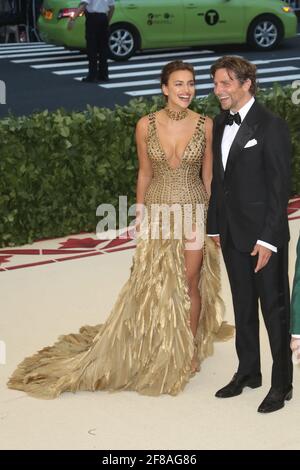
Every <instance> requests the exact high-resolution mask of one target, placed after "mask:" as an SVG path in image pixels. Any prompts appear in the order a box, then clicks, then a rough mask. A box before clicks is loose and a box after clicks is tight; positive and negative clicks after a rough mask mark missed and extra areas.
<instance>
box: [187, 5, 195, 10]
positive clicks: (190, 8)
mask: <svg viewBox="0 0 300 470" xmlns="http://www.w3.org/2000/svg"><path fill="white" fill-rule="evenodd" d="M186 8H188V9H189V10H192V9H193V8H197V5H195V3H189V4H188V5H187V6H186Z"/></svg>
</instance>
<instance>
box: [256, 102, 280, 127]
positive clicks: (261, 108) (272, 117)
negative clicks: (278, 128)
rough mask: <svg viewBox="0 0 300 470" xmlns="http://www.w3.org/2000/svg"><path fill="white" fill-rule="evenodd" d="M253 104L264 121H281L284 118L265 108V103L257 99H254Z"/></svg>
mask: <svg viewBox="0 0 300 470" xmlns="http://www.w3.org/2000/svg"><path fill="white" fill-rule="evenodd" d="M255 106H256V110H257V112H258V113H259V115H260V116H261V118H262V119H263V120H264V122H265V123H266V122H270V121H273V122H274V121H282V122H284V120H283V119H282V118H281V117H280V116H279V115H278V114H276V113H275V112H273V111H272V110H271V109H269V108H267V107H266V106H265V105H263V104H262V103H260V102H259V101H257V100H255Z"/></svg>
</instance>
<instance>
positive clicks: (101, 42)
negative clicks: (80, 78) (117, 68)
mask: <svg viewBox="0 0 300 470" xmlns="http://www.w3.org/2000/svg"><path fill="white" fill-rule="evenodd" d="M85 14H86V23H85V37H86V46H87V55H88V61H89V77H90V78H92V79H95V78H98V79H107V78H108V65H107V59H108V40H109V34H108V18H107V15H106V14H105V13H89V12H86V13H85Z"/></svg>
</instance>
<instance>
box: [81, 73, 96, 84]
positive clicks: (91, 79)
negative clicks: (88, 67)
mask: <svg viewBox="0 0 300 470" xmlns="http://www.w3.org/2000/svg"><path fill="white" fill-rule="evenodd" d="M81 81H82V82H85V83H98V79H97V78H96V77H90V76H89V75H87V76H86V77H83V78H82V79H81Z"/></svg>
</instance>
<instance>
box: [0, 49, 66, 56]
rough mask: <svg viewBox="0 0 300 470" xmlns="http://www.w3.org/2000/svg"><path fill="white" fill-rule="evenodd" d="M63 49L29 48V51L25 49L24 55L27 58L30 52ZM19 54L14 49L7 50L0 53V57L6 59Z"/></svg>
mask: <svg viewBox="0 0 300 470" xmlns="http://www.w3.org/2000/svg"><path fill="white" fill-rule="evenodd" d="M64 49H65V48H64V47H44V48H43V49H41V48H40V47H39V48H38V49H36V48H34V49H32V48H30V49H29V50H27V49H25V50H24V54H27V56H29V55H31V54H30V53H31V52H32V53H33V54H35V53H36V52H37V51H38V52H49V51H58V50H60V51H62V50H64ZM15 53H16V54H19V51H18V50H16V49H13V50H9V51H0V54H1V56H3V57H8V56H11V55H12V54H15Z"/></svg>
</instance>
